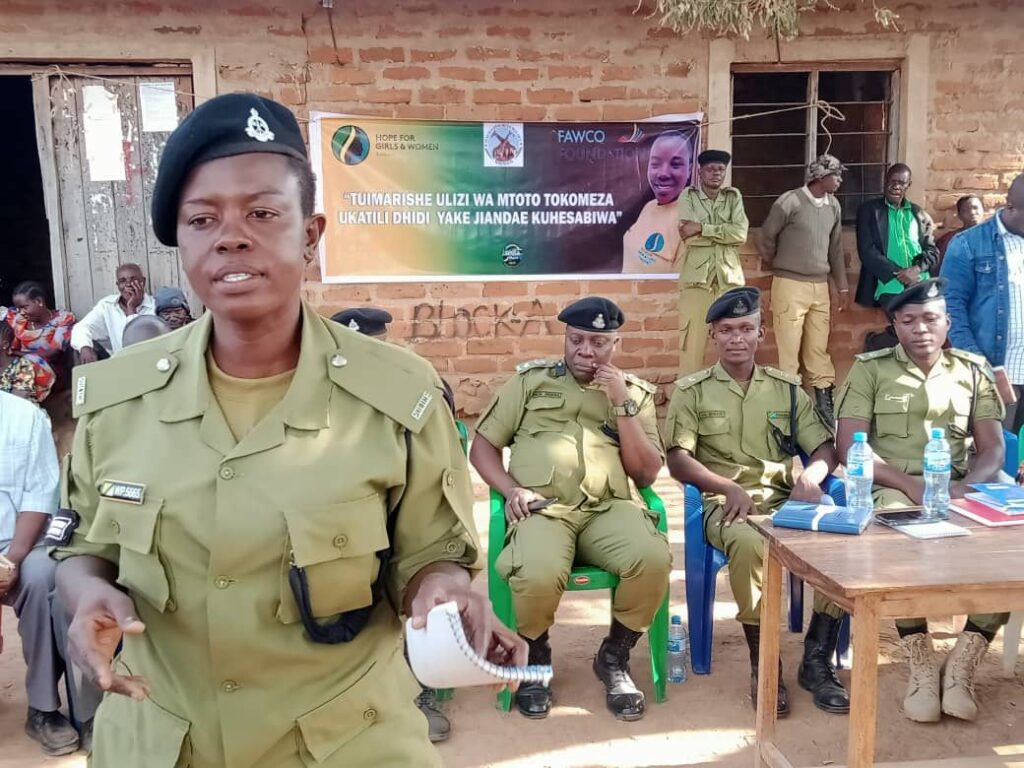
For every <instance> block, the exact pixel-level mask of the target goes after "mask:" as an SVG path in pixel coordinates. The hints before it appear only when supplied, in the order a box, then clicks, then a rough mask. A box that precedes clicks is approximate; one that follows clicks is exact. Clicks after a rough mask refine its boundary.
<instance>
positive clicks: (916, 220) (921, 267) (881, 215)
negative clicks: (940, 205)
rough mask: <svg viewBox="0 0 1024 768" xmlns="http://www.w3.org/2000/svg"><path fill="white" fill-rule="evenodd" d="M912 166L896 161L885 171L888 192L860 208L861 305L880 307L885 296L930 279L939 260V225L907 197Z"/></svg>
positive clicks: (859, 301) (858, 294)
mask: <svg viewBox="0 0 1024 768" xmlns="http://www.w3.org/2000/svg"><path fill="white" fill-rule="evenodd" d="M910 184H911V173H910V167H909V166H907V165H905V164H904V163H896V164H895V165H892V166H890V167H889V170H888V171H886V174H885V194H884V195H883V196H882V197H880V198H877V199H875V200H869V201H868V202H866V203H864V204H862V205H861V206H860V208H858V209H857V253H858V255H859V256H860V261H861V270H860V278H859V280H858V282H857V296H856V300H857V303H858V304H860V305H861V306H865V307H877V306H879V304H880V303H884V298H885V297H891V296H896V295H897V294H899V293H902V292H903V289H904V288H906V287H907V286H910V285H914V284H915V283H918V282H920V281H922V280H927V279H928V278H929V277H931V275H930V274H929V270H930V269H932V268H934V267H935V266H936V264H938V259H939V249H938V247H937V246H936V245H935V237H934V231H935V224H934V223H933V222H932V218H931V216H929V215H928V214H927V213H925V211H924V210H922V209H921V207H920V206H918V205H915V204H914V203H912V202H910V200H908V199H907V190H909V189H910Z"/></svg>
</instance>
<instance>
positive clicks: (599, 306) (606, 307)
mask: <svg viewBox="0 0 1024 768" xmlns="http://www.w3.org/2000/svg"><path fill="white" fill-rule="evenodd" d="M558 319H559V320H561V321H562V322H563V323H565V324H566V325H569V326H572V327H573V328H579V329H580V330H581V331H598V332H600V333H609V332H611V331H614V330H617V329H619V328H621V327H622V326H623V324H624V323H625V322H626V316H625V315H623V314H622V310H621V309H619V308H618V306H617V305H616V304H615V302H614V301H612V300H611V299H605V298H603V297H601V296H587V297H586V298H583V299H580V300H579V301H574V302H573V303H572V304H570V305H569V306H568V307H566V308H565V309H563V310H562V311H561V312H560V313H559V315H558Z"/></svg>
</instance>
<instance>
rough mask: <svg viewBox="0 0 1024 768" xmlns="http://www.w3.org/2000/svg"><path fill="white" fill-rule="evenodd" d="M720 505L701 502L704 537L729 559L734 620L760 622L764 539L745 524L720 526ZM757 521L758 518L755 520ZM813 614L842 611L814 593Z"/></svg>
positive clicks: (833, 614) (722, 514)
mask: <svg viewBox="0 0 1024 768" xmlns="http://www.w3.org/2000/svg"><path fill="white" fill-rule="evenodd" d="M724 514H725V513H724V511H723V508H722V504H721V503H720V502H717V501H711V502H709V501H708V500H706V499H705V501H704V537H705V538H706V539H707V541H708V544H710V545H711V546H713V547H714V548H715V549H718V550H721V551H722V552H725V555H726V557H728V558H729V585H730V586H731V587H732V596H733V599H734V600H736V605H737V606H738V607H739V613H737V614H736V621H738V622H740V623H741V624H754V625H756V624H760V623H761V587H762V585H763V584H764V537H763V536H762V535H761V534H760V533H758V532H757V530H756V529H755V528H754V526H752V525H750V524H749V523H733V524H732V525H730V526H728V527H726V526H724V525H722V524H721V523H722V517H723V516H724ZM758 519H761V518H758ZM814 612H815V613H824V614H827V615H828V616H831V617H832V618H834V619H838V618H841V617H842V616H843V609H842V608H840V607H839V606H838V605H836V604H835V603H833V602H832V601H831V600H828V599H827V598H826V597H825V596H824V595H821V594H819V593H818V592H815V593H814Z"/></svg>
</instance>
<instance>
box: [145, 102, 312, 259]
mask: <svg viewBox="0 0 1024 768" xmlns="http://www.w3.org/2000/svg"><path fill="white" fill-rule="evenodd" d="M250 152H269V153H272V154H278V155H288V156H289V157H294V158H297V159H299V160H306V159H307V155H306V145H305V144H304V143H303V141H302V132H301V131H299V124H298V122H297V121H296V120H295V115H293V114H292V113H291V110H289V109H288V107H286V106H284V105H283V104H278V103H277V102H276V101H271V100H270V99H265V98H263V97H262V96H257V95H256V94H254V93H226V94H224V95H223V96H217V97H215V98H212V99H210V100H209V101H204V102H203V103H202V104H200V105H199V106H198V107H196V109H195V111H194V112H192V114H190V115H189V116H188V117H186V118H185V119H184V120H182V121H181V125H179V126H178V127H177V128H176V129H175V130H174V133H172V134H171V136H170V138H169V139H167V144H166V145H165V146H164V152H163V155H162V156H161V158H160V168H159V170H158V171H157V176H156V184H155V185H154V187H153V202H152V217H153V232H155V233H156V237H157V240H159V241H160V242H161V243H163V244H164V245H169V246H176V245H177V244H178V232H177V230H178V200H179V198H180V196H181V185H182V184H184V183H185V179H186V178H187V177H188V174H189V172H190V171H191V170H192V169H193V168H195V167H196V166H197V165H199V164H201V163H205V162H207V161H208V160H216V159H218V158H221V157H231V156H232V155H245V154H248V153H250Z"/></svg>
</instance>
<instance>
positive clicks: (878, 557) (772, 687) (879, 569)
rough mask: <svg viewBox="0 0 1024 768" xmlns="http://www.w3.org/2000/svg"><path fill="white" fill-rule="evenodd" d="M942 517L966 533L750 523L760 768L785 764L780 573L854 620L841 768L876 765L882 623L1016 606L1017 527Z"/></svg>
mask: <svg viewBox="0 0 1024 768" xmlns="http://www.w3.org/2000/svg"><path fill="white" fill-rule="evenodd" d="M950 521H951V522H954V523H956V524H957V525H961V526H963V527H965V528H970V530H971V535H970V536H961V537H957V538H948V539H932V540H930V541H923V540H918V539H912V538H910V537H909V536H907V535H905V534H902V533H899V532H898V531H894V530H892V529H889V528H886V527H885V526H882V525H878V524H875V523H873V524H871V525H869V526H868V528H867V530H865V531H864V533H863V534H861V535H860V536H844V535H842V534H830V533H815V532H811V531H800V530H794V529H789V528H776V527H775V526H773V525H772V523H771V521H770V519H767V518H765V519H760V520H757V521H755V520H751V523H752V524H753V525H754V527H755V528H757V529H758V530H759V531H760V532H761V534H762V535H763V536H764V537H765V539H766V547H765V568H764V588H763V591H762V596H761V628H762V630H761V657H760V664H759V669H760V675H759V679H758V690H757V755H756V756H755V765H756V766H758V768H761V767H762V766H769V767H770V768H793V766H792V763H790V762H789V760H787V759H786V757H785V756H784V755H783V754H782V752H781V751H780V750H779V748H778V747H777V746H776V744H775V742H774V737H775V725H776V712H775V699H776V696H777V694H778V686H779V635H780V633H781V627H782V621H781V616H782V570H783V568H786V569H789V571H790V572H792V573H793V574H795V575H797V576H799V577H800V578H802V579H803V580H804V581H805V582H807V583H808V584H810V585H811V586H813V587H814V588H815V589H817V590H819V591H821V592H823V593H824V594H825V595H827V596H828V597H829V598H830V599H832V600H834V601H835V602H836V603H838V604H839V605H841V606H842V607H843V608H844V609H845V610H847V611H849V612H850V614H851V615H852V616H853V627H852V636H853V642H854V643H855V649H856V652H855V653H854V659H853V670H852V672H853V678H852V685H851V691H850V715H849V717H850V730H849V734H850V735H849V744H848V745H847V767H848V768H867V766H873V765H874V758H875V716H876V709H877V704H878V701H877V697H878V630H879V622H880V621H881V620H882V619H889V620H891V619H895V618H899V617H905V618H910V617H914V616H936V615H938V616H941V615H947V616H948V615H949V614H966V613H995V612H1001V611H1012V610H1021V609H1024V526H1013V527H1004V528H986V527H985V526H983V525H980V524H978V523H975V522H973V521H971V520H968V519H967V518H964V517H961V516H960V515H957V514H951V515H950ZM907 722H908V727H910V725H909V724H910V721H907ZM989 759H991V758H989ZM944 762H946V764H947V765H950V766H952V765H957V766H963V765H967V764H968V762H969V761H967V760H965V759H964V758H956V759H955V760H951V761H944Z"/></svg>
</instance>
